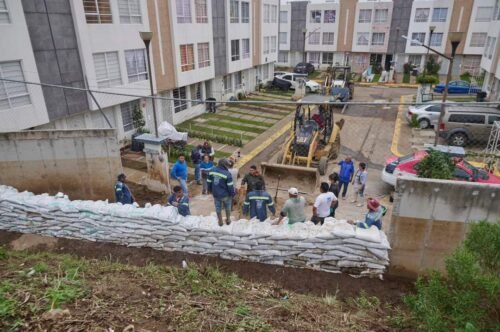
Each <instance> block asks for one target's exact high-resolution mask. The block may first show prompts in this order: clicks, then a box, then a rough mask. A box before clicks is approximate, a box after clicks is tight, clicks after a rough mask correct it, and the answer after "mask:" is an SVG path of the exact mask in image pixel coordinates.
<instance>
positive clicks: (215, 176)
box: [207, 159, 235, 226]
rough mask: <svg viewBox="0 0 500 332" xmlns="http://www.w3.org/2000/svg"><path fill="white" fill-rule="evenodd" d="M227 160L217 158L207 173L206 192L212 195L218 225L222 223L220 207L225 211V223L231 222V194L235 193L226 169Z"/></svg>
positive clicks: (229, 174)
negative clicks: (214, 165) (215, 163)
mask: <svg viewBox="0 0 500 332" xmlns="http://www.w3.org/2000/svg"><path fill="white" fill-rule="evenodd" d="M228 168H229V161H228V160H227V159H221V160H219V163H218V164H217V166H216V167H214V168H213V169H212V170H211V171H210V173H209V175H208V180H207V182H208V192H209V193H210V194H212V195H213V196H214V203H215V212H216V213H217V220H218V222H219V226H222V225H224V222H223V220H222V209H224V210H225V212H226V224H227V225H229V224H230V223H231V207H232V205H233V196H234V194H235V191H234V185H233V177H232V176H231V173H229V171H228Z"/></svg>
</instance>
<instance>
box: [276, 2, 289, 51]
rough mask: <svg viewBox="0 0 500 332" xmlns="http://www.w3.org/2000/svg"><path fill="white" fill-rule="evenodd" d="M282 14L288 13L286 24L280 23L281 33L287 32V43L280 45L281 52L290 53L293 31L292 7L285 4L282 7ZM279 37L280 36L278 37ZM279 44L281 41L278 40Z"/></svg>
mask: <svg viewBox="0 0 500 332" xmlns="http://www.w3.org/2000/svg"><path fill="white" fill-rule="evenodd" d="M280 12H286V23H281V22H279V25H280V26H279V30H280V32H286V37H287V38H286V43H284V44H279V50H280V51H290V39H291V30H292V5H291V4H285V5H281V6H280ZM280 17H281V16H280ZM278 37H279V36H278ZM278 43H279V39H278Z"/></svg>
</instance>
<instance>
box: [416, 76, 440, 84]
mask: <svg viewBox="0 0 500 332" xmlns="http://www.w3.org/2000/svg"><path fill="white" fill-rule="evenodd" d="M417 83H419V84H438V83H439V79H438V78H437V77H436V76H434V75H419V76H417Z"/></svg>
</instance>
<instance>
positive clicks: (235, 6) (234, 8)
mask: <svg viewBox="0 0 500 332" xmlns="http://www.w3.org/2000/svg"><path fill="white" fill-rule="evenodd" d="M229 4H230V9H229V11H230V14H231V19H230V22H231V23H240V4H239V1H235V0H231V2H230V3H229Z"/></svg>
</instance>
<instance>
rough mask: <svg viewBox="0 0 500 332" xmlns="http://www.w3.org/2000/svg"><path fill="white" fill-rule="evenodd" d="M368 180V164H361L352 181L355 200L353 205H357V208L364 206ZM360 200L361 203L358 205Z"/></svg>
mask: <svg viewBox="0 0 500 332" xmlns="http://www.w3.org/2000/svg"><path fill="white" fill-rule="evenodd" d="M367 178H368V172H367V171H366V164H365V163H359V167H358V170H357V171H356V173H355V174H354V177H353V179H352V184H353V189H354V190H353V199H352V201H351V203H356V206H358V207H361V206H363V203H361V202H362V200H363V197H364V194H365V187H366V179H367ZM358 199H361V202H359V203H358Z"/></svg>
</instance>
